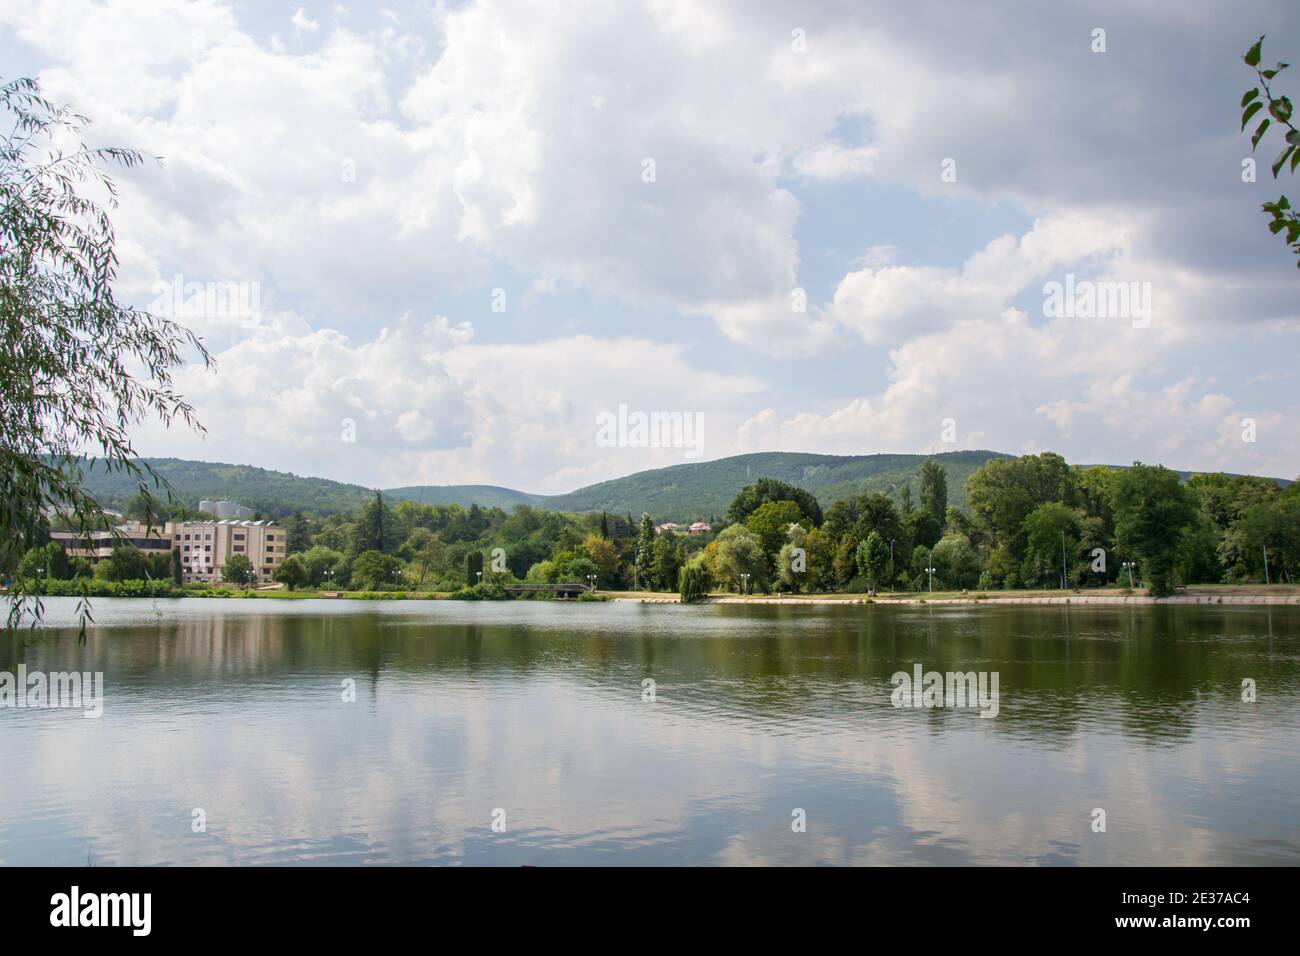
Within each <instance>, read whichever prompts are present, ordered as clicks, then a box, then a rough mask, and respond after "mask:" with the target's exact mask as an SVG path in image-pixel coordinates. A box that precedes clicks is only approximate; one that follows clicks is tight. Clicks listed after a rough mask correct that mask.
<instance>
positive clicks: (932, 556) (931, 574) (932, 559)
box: [925, 548, 934, 594]
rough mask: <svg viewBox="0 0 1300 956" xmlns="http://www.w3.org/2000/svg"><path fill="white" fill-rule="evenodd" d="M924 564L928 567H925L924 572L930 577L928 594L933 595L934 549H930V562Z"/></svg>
mask: <svg viewBox="0 0 1300 956" xmlns="http://www.w3.org/2000/svg"><path fill="white" fill-rule="evenodd" d="M926 563H927V564H928V565H929V567H927V568H926V569H925V570H926V573H927V574H929V575H930V593H931V594H933V593H934V548H931V549H930V560H929V561H928V562H926Z"/></svg>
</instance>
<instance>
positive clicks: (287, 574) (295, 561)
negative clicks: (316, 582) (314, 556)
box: [275, 554, 307, 591]
mask: <svg viewBox="0 0 1300 956" xmlns="http://www.w3.org/2000/svg"><path fill="white" fill-rule="evenodd" d="M275 580H276V581H278V582H280V583H281V584H283V585H284V586H285V587H286V588H288V589H289V590H290V591H292V590H293V589H294V588H300V587H302V586H303V585H304V584H306V583H307V563H306V562H305V561H303V559H302V556H301V555H297V554H291V555H289V556H288V557H287V558H285V559H284V562H283V563H282V564H281V565H280V566H279V567H278V568H276V569H275Z"/></svg>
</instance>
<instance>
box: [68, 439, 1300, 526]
mask: <svg viewBox="0 0 1300 956" xmlns="http://www.w3.org/2000/svg"><path fill="white" fill-rule="evenodd" d="M927 457H933V458H935V460H936V461H938V462H939V463H940V464H941V465H943V467H944V468H945V469H946V471H947V473H948V503H949V504H952V505H956V506H958V507H964V506H965V504H966V479H967V478H968V477H970V474H971V473H972V472H973V471H975V469H976V468H978V467H979V466H980V465H982V464H984V462H986V461H988V460H989V459H992V458H1008V457H1011V456H1009V455H1003V454H1000V453H998V452H991V451H955V452H947V453H945V454H940V455H934V456H926V455H809V454H802V453H799V452H762V453H759V454H753V455H736V456H734V457H732V458H721V459H718V460H717V461H705V462H695V463H690V464H681V465H672V466H670V467H667V468H656V469H654V470H652V471H641V472H637V473H636V474H632V475H628V476H626V477H624V478H615V479H613V480H612V481H602V482H600V483H599V484H595V485H589V486H588V487H586V488H579V489H578V490H577V491H571V492H569V493H568V494H563V495H535V494H528V493H527V492H522V491H515V490H513V489H511V488H501V487H497V486H494V485H416V486H411V487H405V488H391V489H387V490H386V491H385V492H384V494H385V496H386V497H388V498H389V499H393V500H401V499H407V500H410V501H421V502H425V503H428V504H453V503H454V504H460V505H464V506H466V507H468V506H469V505H471V504H478V505H480V506H482V507H500V508H504V509H506V510H510V509H511V508H513V507H515V506H516V505H519V504H529V505H533V506H535V507H539V508H546V509H549V510H552V511H578V512H582V511H608V512H611V513H613V514H621V515H625V514H629V513H630V514H632V515H633V516H637V515H640V514H641V513H642V512H648V513H649V514H650V515H651V516H652V517H654V519H655V520H656V521H679V522H681V521H695V520H699V519H704V520H708V519H709V518H713V517H721V516H722V515H723V514H725V512H726V510H727V505H728V503H729V502H730V501H731V499H732V498H733V497H735V495H736V492H737V491H739V490H740V489H741V488H742V487H744V486H745V485H747V484H749V483H750V482H753V481H756V480H757V479H759V478H776V479H779V480H781V481H786V482H789V483H790V484H793V485H797V486H799V487H801V488H806V489H807V490H808V491H811V492H812V493H813V494H815V495H816V496H817V499H818V500H819V501H820V502H821V503H822V505H823V507H824V506H826V505H829V504H830V503H831V502H833V501H836V500H839V499H841V498H845V497H849V496H851V495H857V494H862V493H863V492H868V491H879V492H882V493H884V494H888V495H891V496H894V497H896V496H897V492H898V489H899V488H901V487H902V485H903V484H904V483H906V482H910V483H911V486H912V494H913V500H914V501H915V500H916V497H915V496H916V495H917V493H918V492H919V490H920V471H921V462H923V461H924V460H925V459H926V458H927ZM146 461H148V463H149V464H150V465H152V466H153V468H154V469H155V470H156V471H157V472H158V473H159V474H160V475H162V476H163V477H164V478H166V479H167V480H168V481H169V482H170V483H171V484H172V487H173V488H174V489H175V492H176V496H177V499H178V501H179V503H181V504H184V505H186V506H188V507H190V508H194V507H196V506H197V505H198V502H199V499H201V498H229V499H231V500H234V501H238V502H239V503H240V504H244V505H247V506H249V507H250V508H253V509H255V510H257V511H259V512H260V513H261V514H263V515H266V516H268V517H283V516H285V515H288V514H291V513H292V512H294V511H302V512H306V513H311V514H317V515H326V514H334V513H339V512H351V511H355V510H356V509H357V508H359V507H360V506H361V505H363V504H365V503H366V502H367V501H369V500H371V498H373V496H374V491H373V490H372V489H369V488H364V487H362V486H361V485H351V484H346V483H344V482H339V481H330V480H329V479H326V478H304V477H300V476H298V475H294V474H290V473H287V472H282V471H269V470H267V469H265V468H254V467H252V466H250V465H229V464H220V463H212V462H201V461H186V460H184V459H180V458H150V459H146ZM1285 483H1286V482H1283V484H1285ZM86 487H87V490H88V491H89V492H90V493H91V494H92V495H94V496H95V497H97V498H98V499H99V501H100V502H101V503H102V504H103V505H105V506H106V507H109V508H117V509H121V508H122V507H123V506H124V505H125V504H126V502H127V501H128V500H129V499H130V498H131V497H132V496H133V495H134V494H135V492H136V486H135V482H134V481H132V480H131V479H130V478H128V477H125V476H123V475H121V474H106V473H105V472H104V471H103V469H102V468H96V469H93V470H91V471H90V472H89V474H88V480H87V482H86Z"/></svg>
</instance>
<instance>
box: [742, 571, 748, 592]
mask: <svg viewBox="0 0 1300 956" xmlns="http://www.w3.org/2000/svg"><path fill="white" fill-rule="evenodd" d="M740 585H741V590H742V591H743V592H744V593H745V594H748V593H749V575H748V574H742V575H741V576H740Z"/></svg>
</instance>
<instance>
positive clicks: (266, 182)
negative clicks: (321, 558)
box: [0, 0, 1300, 493]
mask: <svg viewBox="0 0 1300 956" xmlns="http://www.w3.org/2000/svg"><path fill="white" fill-rule="evenodd" d="M1262 34H1267V39H1266V40H1265V43H1264V59H1265V61H1266V62H1268V63H1272V62H1274V61H1276V60H1287V59H1289V58H1292V57H1297V56H1300V7H1297V5H1296V4H1295V3H1294V2H1285V0H1276V2H1263V0H1260V2H1250V0H1239V2H1233V3H1227V2H1215V3H1205V4H1170V3H1134V2H1133V0H1123V2H1107V0H1097V2H1089V3H1077V2H1069V0H1064V2H1053V3H1050V4H1047V3H1031V2H1006V0H991V2H986V3H979V4H972V3H935V2H930V0H908V2H905V3H872V4H865V3H861V2H847V0H846V2H825V3H816V2H812V3H797V4H796V3H765V2H753V0H747V2H740V0H738V2H721V3H713V2H703V0H655V2H648V3H637V2H632V0H620V2H615V3H611V2H598V3H584V2H565V3H562V4H560V3H549V4H545V3H530V2H523V0H514V2H497V0H486V2H475V3H450V4H449V3H421V2H411V3H391V4H382V3H381V4H378V5H371V4H356V5H348V4H337V3H301V4H300V3H297V2H291V3H287V4H279V3H273V2H265V3H264V2H257V3H253V2H234V3H229V2H217V0H197V2H178V0H148V2H143V0H138V2H137V0H130V2H127V0H123V2H89V0H54V2H39V0H38V2H32V0H17V2H14V0H0V63H2V64H3V66H2V67H0V78H3V79H4V80H6V81H7V80H9V79H12V78H14V77H16V76H34V77H37V78H38V79H39V80H40V82H41V84H42V87H43V91H44V93H45V95H46V96H47V97H49V98H51V99H54V100H56V101H58V102H63V103H68V104H70V105H72V106H73V107H75V109H76V110H77V111H78V112H79V113H82V114H84V115H85V116H87V117H89V118H90V119H91V120H92V121H93V125H92V126H91V127H90V128H89V129H88V130H87V131H86V134H85V136H86V138H87V140H88V141H89V142H90V143H92V144H93V145H117V146H131V147H135V148H137V149H140V150H141V151H143V152H145V153H147V154H149V155H150V156H153V157H159V160H160V161H158V162H153V161H150V162H147V163H145V164H143V165H141V166H139V167H137V168H135V169H131V170H119V171H117V172H115V173H114V178H115V180H116V182H117V184H118V186H119V187H120V206H119V207H118V208H117V209H116V210H115V212H114V223H115V226H116V230H117V237H118V255H119V257H120V260H121V268H120V273H119V282H118V288H117V291H118V295H119V297H120V298H121V299H122V300H123V301H125V302H129V303H130V304H132V305H133V306H135V307H137V308H146V309H150V310H151V311H155V312H159V313H161V314H166V315H170V316H172V317H174V318H177V319H178V320H179V321H182V322H183V323H184V324H185V325H187V326H188V327H190V328H192V329H193V330H194V331H195V332H196V333H198V334H199V335H200V336H201V337H202V339H203V341H204V343H205V345H206V346H207V347H208V349H209V350H210V351H211V353H212V355H213V356H214V357H215V359H216V364H215V369H205V368H204V367H203V366H202V365H201V364H200V363H198V362H197V361H192V362H191V363H190V364H189V365H187V366H186V367H185V368H184V369H181V370H180V371H179V372H178V374H177V384H178V386H179V388H180V390H181V391H182V392H183V394H185V396H186V397H187V398H188V399H189V400H190V401H191V402H192V403H193V405H194V406H195V409H196V411H197V414H198V418H199V420H200V421H201V422H202V424H203V426H204V428H205V429H206V430H205V431H204V432H203V433H197V432H192V431H189V430H186V429H184V428H183V427H181V426H174V427H172V428H171V429H166V428H164V427H163V426H162V425H160V424H159V423H156V422H143V423H141V424H140V425H139V426H138V427H137V428H136V429H135V431H134V437H135V440H136V447H137V450H138V451H139V452H140V453H141V454H144V455H151V456H174V457H180V458H195V459H201V460H207V461H223V462H233V463H239V464H251V465H258V466H261V467H266V468H274V469H278V470H284V471H291V472H294V473H296V474H300V475H315V476H321V477H328V478H334V479H337V480H341V481H351V482H358V483H361V484H365V485H368V486H373V487H393V486H398V485H413V484H469V483H483V484H497V485H505V486H509V487H513V488H518V489H521V490H524V491H529V492H538V493H556V492H564V491H569V490H572V489H574V488H577V487H579V486H582V485H586V484H590V483H592V482H595V481H601V480H605V479H608V478H613V477H618V476H621V475H625V474H629V473H631V472H634V471H638V470H641V469H645V468H652V467H662V466H666V465H672V464H680V463H682V462H687V461H699V460H708V459H714V458H720V457H724V456H727V455H733V454H740V453H745V452H756V451H800V452H820V453H827V454H843V455H852V454H870V453H875V452H908V453H933V452H942V451H954V450H960V449H970V448H982V449H992V450H997V451H1003V452H1009V453H1016V454H1022V453H1035V452H1040V451H1047V450H1051V451H1056V452H1059V453H1060V454H1062V455H1064V456H1065V457H1066V458H1067V459H1068V460H1070V461H1071V462H1075V463H1111V464H1126V463H1130V462H1132V461H1135V460H1141V461H1144V462H1148V463H1160V464H1165V465H1167V466H1169V467H1173V468H1179V469H1188V470H1218V469H1223V470H1228V471H1236V472H1247V473H1254V474H1265V475H1271V476H1274V477H1287V478H1293V477H1296V476H1297V475H1300V442H1297V441H1296V437H1297V426H1298V425H1300V401H1297V384H1300V383H1298V381H1297V357H1298V356H1300V349H1298V348H1297V346H1298V345H1300V308H1298V307H1297V292H1298V291H1300V270H1297V269H1296V267H1295V258H1294V254H1293V253H1291V252H1290V251H1289V250H1288V249H1287V248H1286V246H1285V244H1284V243H1283V242H1282V240H1281V239H1279V238H1277V237H1275V236H1272V235H1270V234H1269V232H1268V230H1267V222H1268V218H1267V217H1266V215H1265V214H1264V213H1263V212H1261V210H1260V208H1259V207H1260V204H1261V203H1263V202H1265V201H1269V200H1273V199H1276V198H1277V196H1278V195H1280V194H1282V193H1283V192H1284V191H1286V190H1287V189H1289V188H1290V186H1291V183H1290V182H1289V177H1288V175H1287V174H1286V173H1283V175H1282V181H1280V182H1275V181H1274V180H1273V178H1272V176H1271V174H1270V171H1269V166H1270V164H1271V163H1272V160H1273V158H1274V156H1275V154H1276V153H1277V152H1278V150H1279V149H1280V147H1279V146H1278V145H1277V142H1278V140H1277V139H1276V138H1275V137H1274V136H1269V137H1268V138H1267V139H1266V141H1265V143H1264V144H1263V145H1261V147H1260V151H1259V155H1258V157H1257V160H1258V167H1257V169H1256V170H1255V175H1254V177H1251V176H1250V175H1249V170H1248V169H1246V168H1245V166H1244V165H1243V164H1244V163H1245V162H1246V161H1247V160H1248V159H1249V158H1250V157H1251V148H1250V143H1249V136H1248V134H1243V133H1241V132H1240V131H1239V116H1240V107H1239V102H1240V99H1241V95H1242V93H1243V92H1244V91H1245V90H1247V89H1249V88H1250V87H1251V86H1253V85H1254V79H1255V77H1254V73H1253V71H1252V70H1250V69H1249V68H1247V67H1246V66H1245V65H1244V64H1243V63H1242V61H1241V55H1242V54H1243V53H1244V52H1245V50H1246V49H1247V48H1248V47H1249V46H1250V45H1251V44H1252V43H1253V42H1254V41H1255V40H1256V39H1257V38H1258V37H1259V36H1260V35H1262ZM1296 80H1300V73H1295V74H1292V73H1291V72H1290V71H1287V72H1284V73H1282V74H1281V75H1280V76H1279V77H1278V80H1277V84H1276V92H1290V93H1292V94H1293V95H1295V93H1296V91H1297V86H1298V85H1300V84H1298V83H1297V82H1293V81H1296ZM178 290H179V291H178ZM236 290H237V294H235V293H236ZM1062 290H1067V292H1068V294H1066V295H1064V296H1062V295H1060V294H1057V293H1060V292H1061V291H1062ZM1088 290H1102V294H1101V295H1099V296H1097V297H1096V298H1095V299H1093V300H1092V302H1093V307H1092V308H1091V309H1090V308H1089V307H1088V301H1089V299H1088V298H1086V297H1085V293H1086V292H1087V291H1088ZM1121 292H1122V293H1125V295H1124V296H1123V297H1122V298H1121V296H1120V293H1121ZM673 414H679V415H680V416H682V420H684V421H688V422H691V423H695V425H696V426H697V427H696V428H692V429H689V435H685V433H683V432H672V431H671V430H667V431H665V432H663V433H656V432H653V431H644V430H640V429H638V428H637V423H638V420H639V419H638V416H646V418H647V419H649V417H650V416H655V415H659V416H670V415H673ZM611 419H617V420H618V421H620V422H621V423H622V425H623V427H619V428H614V429H610V428H605V427H602V423H604V424H606V425H607V424H608V423H609V422H610V421H611Z"/></svg>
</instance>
